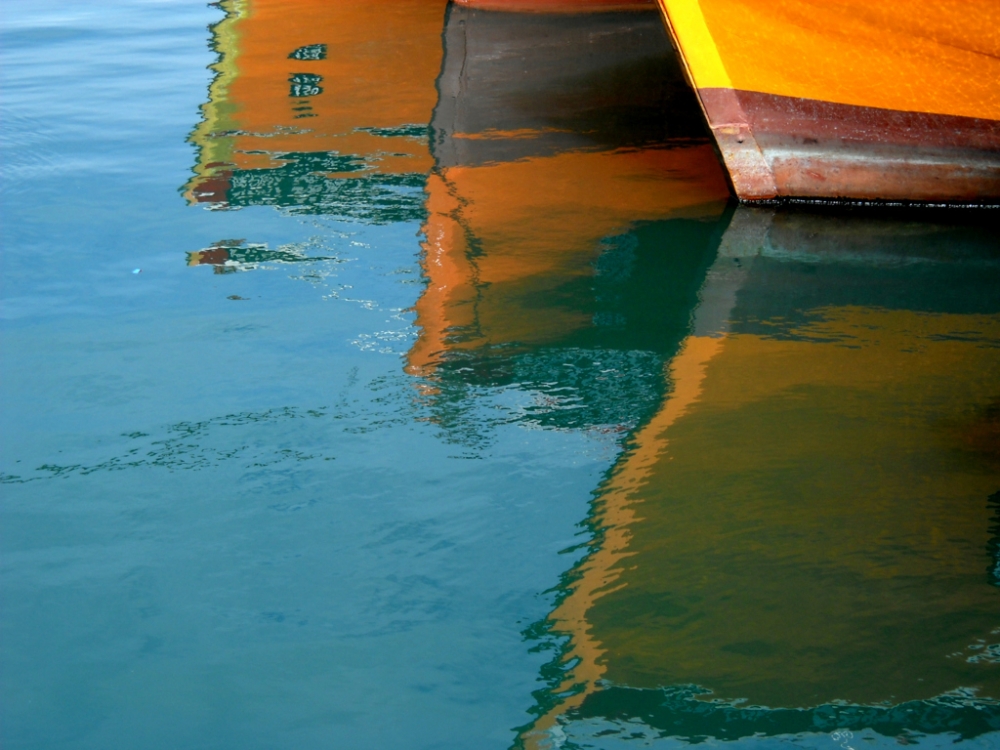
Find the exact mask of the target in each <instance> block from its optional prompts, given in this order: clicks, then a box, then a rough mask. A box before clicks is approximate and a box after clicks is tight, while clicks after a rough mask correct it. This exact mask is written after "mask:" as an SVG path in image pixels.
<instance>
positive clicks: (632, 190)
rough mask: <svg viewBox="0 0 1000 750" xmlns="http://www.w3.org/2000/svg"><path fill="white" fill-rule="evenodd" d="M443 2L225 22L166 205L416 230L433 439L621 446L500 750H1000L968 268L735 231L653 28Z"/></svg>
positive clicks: (995, 344)
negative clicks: (515, 420) (685, 744)
mask: <svg viewBox="0 0 1000 750" xmlns="http://www.w3.org/2000/svg"><path fill="white" fill-rule="evenodd" d="M472 5H473V4H472V3H470V4H468V5H451V6H449V7H448V9H447V13H445V6H444V3H443V2H432V3H428V2H425V1H424V0H419V1H418V0H391V1H390V0H381V1H380V2H364V3H362V2H353V1H352V2H338V3H334V4H329V3H321V2H319V1H318V0H310V1H306V0H301V1H300V2H294V3H289V2H282V3H278V2H276V1H275V0H245V2H235V0H234V1H233V2H224V3H223V7H224V8H226V10H227V17H226V19H225V20H223V21H222V22H221V23H220V24H219V25H218V26H217V27H216V28H215V30H214V35H215V36H214V38H215V40H216V45H217V47H218V49H219V51H220V54H221V59H220V62H219V63H218V66H217V70H218V76H217V77H216V79H215V81H214V83H213V84H212V89H211V91H210V100H209V103H208V104H207V105H206V107H205V111H204V121H203V122H202V123H201V125H199V127H198V128H197V129H196V131H195V133H194V134H193V136H192V140H193V141H194V142H195V144H196V145H197V146H198V147H199V161H198V165H197V168H196V170H195V171H196V174H195V176H194V178H193V179H192V180H191V182H190V183H189V185H188V187H187V192H186V195H187V196H188V199H189V200H190V201H192V202H193V203H202V204H205V205H208V206H211V207H214V208H223V209H224V208H239V207H242V206H250V205H274V206H277V207H279V208H281V209H282V210H285V211H288V212H293V213H323V214H329V215H333V216H336V217H340V218H349V219H356V220H362V221H368V222H389V221H401V220H408V221H410V220H412V221H421V222H422V227H423V237H424V239H423V255H422V260H421V263H422V268H423V272H424V275H425V278H426V281H427V286H426V288H425V289H424V290H423V292H422V294H421V295H420V297H419V299H418V300H417V302H416V304H415V305H414V313H415V316H416V320H415V325H416V329H417V331H418V333H417V338H416V340H415V342H414V344H413V346H412V347H411V349H410V350H409V352H408V353H407V355H406V362H405V365H404V366H405V369H406V371H407V372H408V373H409V374H410V375H411V376H412V378H413V382H414V383H415V384H416V385H417V387H418V389H419V391H420V393H421V398H422V399H423V401H424V403H425V404H426V407H427V414H428V415H429V419H431V420H433V421H435V422H437V423H438V424H439V425H441V427H442V429H443V430H444V431H445V433H446V435H448V436H450V437H451V438H453V439H455V440H457V441H466V440H472V441H475V440H477V439H480V438H481V437H482V434H483V433H484V432H488V431H489V429H490V428H489V425H488V424H486V423H484V422H483V421H482V418H481V415H480V414H478V413H477V412H476V411H475V408H474V407H475V404H476V400H477V398H478V396H479V394H481V393H483V392H484V389H492V390H494V391H495V390H496V389H497V388H502V387H506V386H509V387H511V388H514V389H516V390H517V391H518V392H519V393H521V394H527V395H528V396H530V398H531V399H533V401H532V403H531V404H530V405H529V406H527V407H525V408H524V409H523V414H522V415H521V416H522V418H523V419H524V420H525V421H527V422H531V423H534V424H537V425H542V426H545V427H552V428H560V429H575V430H597V431H602V432H612V433H614V434H615V435H617V437H618V440H619V442H620V444H621V445H622V446H623V447H624V450H623V452H622V453H621V456H620V457H619V459H618V460H617V462H616V464H615V466H614V467H613V468H612V469H611V470H610V472H609V473H608V476H607V477H606V479H605V481H604V482H603V483H602V484H601V486H600V487H599V488H598V489H597V491H596V492H595V496H594V500H593V503H592V508H591V514H590V516H589V518H588V519H586V525H587V527H588V529H590V530H591V531H592V542H591V544H590V547H589V550H588V553H587V555H586V556H585V557H584V558H583V559H582V560H581V561H580V562H579V563H578V564H577V565H576V566H575V567H573V569H571V570H569V571H567V573H566V575H565V577H564V579H563V581H562V583H561V584H560V586H559V589H558V596H557V597H556V598H557V605H556V607H555V608H554V611H553V612H552V613H551V615H550V616H549V617H548V618H547V619H546V620H545V621H544V622H541V623H537V624H536V625H535V626H533V627H532V628H529V629H528V631H526V637H527V638H529V639H541V640H542V641H544V643H542V644H536V645H540V647H545V646H550V647H552V648H554V649H555V652H556V657H555V658H554V660H553V662H552V663H551V664H550V665H548V666H547V667H546V668H545V670H544V672H543V674H542V675H541V677H540V682H541V683H542V688H541V689H540V690H539V691H538V692H537V693H536V698H537V703H536V705H535V706H534V707H533V708H532V709H531V711H532V713H533V715H534V720H533V722H532V723H531V725H529V726H527V727H524V728H523V731H521V734H520V735H519V737H518V740H517V743H518V744H519V745H522V746H545V745H546V744H554V745H560V744H564V743H566V742H570V741H573V742H578V744H586V743H587V742H588V741H589V740H588V737H589V735H588V734H587V733H588V732H592V733H599V734H601V735H602V736H604V737H606V738H611V737H613V736H621V737H626V736H632V735H635V734H636V733H638V734H643V733H646V735H648V736H650V737H654V736H662V735H667V736H671V737H676V738H682V739H684V738H686V739H688V740H691V741H695V740H696V739H698V738H705V737H715V738H717V739H720V740H725V739H735V738H740V737H754V736H762V735H763V736H771V735H779V734H794V733H807V732H817V731H832V730H833V729H837V728H841V727H850V728H853V729H861V728H863V727H869V728H872V729H873V730H874V731H876V732H878V733H879V734H881V735H883V736H888V737H894V736H896V735H900V734H902V733H905V732H917V733H926V734H942V733H951V734H952V735H957V736H959V737H977V736H981V735H982V734H983V733H985V732H988V731H991V730H998V729H1000V702H998V701H1000V615H998V613H1000V586H998V584H1000V552H998V550H1000V499H998V498H1000V495H998V490H1000V449H998V445H1000V422H998V418H1000V386H998V383H1000V377H998V375H1000V295H997V293H996V290H997V289H998V288H1000V252H998V250H997V246H996V241H995V239H994V238H993V237H992V236H991V235H990V234H989V232H988V231H987V229H985V228H984V227H983V226H982V225H981V224H979V223H976V222H968V221H965V219H964V218H963V220H962V221H956V222H954V223H950V224H949V223H940V222H942V221H944V220H945V219H942V218H941V217H942V216H944V217H945V218H947V216H948V215H937V216H938V218H937V221H938V223H933V222H932V223H928V222H926V221H910V219H909V218H908V217H905V216H904V217H902V218H901V217H899V216H886V217H882V218H872V217H871V216H870V215H868V214H856V215H853V216H850V217H847V218H845V217H844V216H842V215H818V214H815V213H812V214H810V213H805V212H782V213H775V212H773V211H769V210H763V209H758V210H751V209H742V208H741V209H735V210H734V209H733V207H732V206H731V205H730V204H729V190H728V186H727V183H726V181H725V177H724V174H723V171H722V169H721V166H720V164H719V162H718V159H717V157H716V155H715V152H714V151H713V148H712V146H711V143H710V140H709V136H708V133H707V131H706V130H705V129H704V125H703V123H702V119H701V115H700V112H699V110H698V107H697V103H696V102H695V101H694V99H693V95H692V94H691V92H690V90H689V89H688V88H687V87H686V85H685V84H684V80H683V76H682V73H681V70H680V69H679V67H678V65H677V61H676V59H675V57H674V55H673V53H672V51H671V50H670V47H669V42H668V40H667V37H666V34H665V31H664V29H663V25H662V21H661V19H660V17H659V15H658V13H656V12H654V11H652V10H631V11H621V10H618V11H602V12H594V13H580V14H567V13H565V12H560V13H555V12H552V13H546V12H534V13H525V14H518V13H506V12H501V11H496V10H489V9H484V8H482V7H479V8H476V7H472ZM487 5H488V4H487ZM536 10H537V8H536ZM442 19H444V34H443V37H442V33H441V29H442V27H441V24H442ZM442 38H443V48H442ZM435 81H436V86H435ZM427 123H430V125H429V127H428V125H427ZM911 218H912V217H911ZM275 253H286V254H287V257H284V256H282V257H280V258H276V257H275V255H274V254H275ZM274 259H277V260H281V261H288V262H292V261H298V260H303V259H304V256H303V255H302V254H301V253H300V252H298V251H297V250H295V249H294V248H292V249H282V248H279V249H278V250H275V251H271V250H268V249H267V248H266V247H265V246H263V245H259V244H253V243H249V244H248V243H246V242H245V241H243V240H224V241H219V242H217V243H215V244H213V245H212V246H211V247H209V248H206V249H205V250H203V251H200V252H198V253H191V254H190V255H189V258H188V262H189V263H190V264H192V265H198V264H207V265H212V266H215V267H216V269H217V270H219V271H220V272H226V271H228V270H239V269H240V268H245V267H251V266H252V265H253V264H254V263H258V262H264V261H267V260H274ZM991 498H992V499H991ZM741 701H742V702H741ZM646 735H643V736H646ZM904 739H905V738H904ZM566 746H574V745H571V744H570V745H566Z"/></svg>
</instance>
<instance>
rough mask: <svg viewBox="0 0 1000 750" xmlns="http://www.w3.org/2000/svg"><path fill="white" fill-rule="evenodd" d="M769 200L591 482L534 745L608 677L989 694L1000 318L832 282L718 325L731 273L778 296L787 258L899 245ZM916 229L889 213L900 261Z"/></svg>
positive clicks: (897, 695) (797, 696) (861, 261)
mask: <svg viewBox="0 0 1000 750" xmlns="http://www.w3.org/2000/svg"><path fill="white" fill-rule="evenodd" d="M761 216H762V215H761V214H753V213H751V212H748V213H744V214H737V216H736V218H735V219H734V221H733V224H732V225H731V227H730V232H729V234H727V236H726V237H725V238H724V239H723V242H722V246H721V248H720V253H719V257H718V259H717V260H716V262H715V265H714V266H713V268H712V269H711V270H710V271H709V273H708V276H707V279H706V282H705V284H704V286H703V288H702V291H701V299H702V303H701V306H700V308H699V310H698V311H697V313H696V315H695V318H694V323H693V335H691V336H690V337H689V338H688V340H687V341H686V343H685V345H684V346H683V348H682V349H681V352H680V353H679V354H678V355H677V356H676V357H675V359H674V361H673V362H672V363H671V364H670V366H669V367H668V369H667V372H666V373H665V374H666V375H667V379H668V383H671V384H672V390H671V392H670V393H669V395H668V397H667V399H666V400H665V401H664V404H663V406H662V407H661V409H660V411H659V413H658V414H657V415H656V416H655V417H653V418H652V420H651V421H650V422H649V423H648V424H647V425H646V426H644V427H643V428H642V429H640V430H639V431H638V432H637V433H636V435H635V438H634V441H633V447H632V449H631V450H630V451H628V452H627V453H626V454H624V455H623V456H622V458H621V459H620V461H619V463H618V465H617V466H616V467H615V469H614V470H613V472H612V473H611V475H610V478H609V479H608V480H607V482H606V483H605V484H604V485H603V486H602V487H601V488H600V490H599V493H598V498H597V499H596V500H595V503H594V518H593V521H594V524H595V525H596V526H597V527H598V528H599V529H601V537H600V542H599V546H597V547H596V548H595V550H594V551H593V552H592V553H591V554H590V555H589V556H588V557H587V558H586V559H585V560H584V561H583V562H582V563H581V564H580V566H579V567H578V568H577V570H575V571H574V579H573V581H574V582H573V583H572V584H571V585H570V587H569V591H568V595H567V596H566V597H565V598H564V599H563V600H562V603H561V604H560V606H559V607H558V608H557V609H556V610H555V611H554V612H553V613H552V615H551V616H550V621H551V622H552V624H553V626H554V629H555V630H556V631H557V632H562V633H566V634H569V635H570V637H571V642H570V644H569V651H568V653H567V655H566V662H567V663H568V664H573V667H572V670H571V672H570V674H569V676H568V678H567V680H566V682H565V684H563V685H562V686H560V687H559V688H557V689H556V692H557V693H559V694H563V695H564V696H567V697H564V698H563V699H562V702H561V703H560V704H559V705H557V706H556V707H555V708H554V709H552V710H551V711H550V712H549V713H547V714H546V715H544V716H542V717H541V718H540V719H539V720H538V721H537V722H536V723H535V724H534V726H533V727H532V729H531V730H530V731H529V732H528V733H527V734H526V735H525V736H524V738H523V739H524V740H525V742H526V743H527V744H528V746H538V745H539V744H542V745H544V744H545V743H546V741H547V740H548V734H547V730H549V729H550V728H551V727H552V726H553V725H554V724H555V723H556V721H557V719H558V718H559V716H561V715H563V714H565V713H566V712H567V711H569V710H571V709H573V708H575V707H578V706H580V705H581V704H582V703H583V702H584V701H585V700H586V698H587V696H588V695H590V694H591V693H593V692H594V691H595V690H599V689H600V684H601V683H600V682H599V681H601V680H604V681H607V682H608V683H609V684H612V685H620V686H627V687H632V688H650V689H655V688H658V687H660V686H667V685H692V684H694V685H700V686H702V687H704V688H706V689H708V690H711V691H712V697H713V698H723V699H731V700H735V699H745V700H747V701H748V702H749V705H759V706H770V707H802V708H806V707H814V706H819V705H823V704H828V703H831V702H836V701H848V702H856V703H862V704H873V703H888V704H899V703H903V702H905V701H908V700H916V699H926V698H931V697H934V696H937V695H940V694H942V693H945V692H947V691H950V690H955V689H956V688H959V687H962V688H966V689H972V690H974V691H978V693H979V695H981V696H991V697H994V698H996V697H998V696H1000V664H996V663H995V661H996V660H995V659H994V658H992V657H989V656H986V657H984V656H982V655H981V652H982V651H983V649H984V647H985V646H986V645H987V644H989V643H996V642H997V636H998V634H1000V590H998V589H997V588H996V587H995V586H994V585H990V582H989V577H988V570H989V569H990V567H991V566H992V565H995V561H991V560H990V558H989V553H988V551H987V550H988V545H989V541H990V540H989V533H990V532H989V527H990V523H991V521H992V519H991V513H993V512H994V511H992V510H991V509H990V507H989V505H988V503H987V498H988V497H990V496H991V495H993V494H994V493H996V492H997V490H998V489H1000V450H998V447H997V442H996V436H997V435H998V434H1000V426H998V424H997V419H996V417H997V413H998V412H1000V409H998V405H1000V385H998V383H1000V381H998V379H997V374H998V372H1000V318H998V317H997V316H996V315H995V314H973V313H967V314H952V313H945V312H919V311H914V310H906V309H896V310H892V309H884V308H878V307H865V306H860V305H839V306H829V307H816V308H814V309H812V310H809V311H808V315H807V316H805V317H803V318H802V320H801V322H799V323H798V324H797V325H791V324H790V323H789V322H788V320H787V319H786V318H783V317H774V318H770V319H768V318H765V319H761V320H753V318H752V317H751V318H743V320H751V321H752V322H753V324H754V325H755V326H756V327H757V328H758V329H760V330H762V331H764V332H763V333H760V332H750V331H747V330H744V331H740V330H739V328H740V326H738V325H737V326H736V330H735V331H734V330H729V329H730V328H731V327H732V326H733V325H734V324H732V323H730V321H731V320H739V319H740V316H739V315H737V311H738V300H739V299H740V298H741V296H748V297H747V298H754V295H756V299H758V300H759V299H767V300H770V302H772V303H774V302H775V300H777V302H776V303H775V304H777V306H778V307H779V308H780V307H781V305H782V302H781V299H782V296H783V295H785V294H787V292H788V290H787V289H784V288H782V286H780V284H778V282H777V281H775V279H776V278H777V277H776V276H775V275H774V274H775V268H776V267H777V266H779V265H780V264H782V263H785V264H789V263H800V262H802V261H803V259H806V260H807V261H808V262H809V263H811V264H821V263H825V262H832V263H834V264H835V265H837V264H839V265H841V266H843V265H845V264H847V265H848V266H850V267H852V268H855V269H856V268H859V267H861V268H863V267H864V265H865V264H867V265H869V266H870V267H871V268H872V269H876V268H879V267H881V269H882V270H881V271H878V273H882V274H883V278H885V276H884V275H885V274H890V275H891V274H892V273H894V272H899V269H905V268H906V267H907V262H906V258H905V256H904V257H899V256H896V255H892V254H886V253H882V254H877V253H876V254H874V255H869V256H868V257H867V258H866V257H864V255H863V253H859V252H858V250H859V248H858V247H857V246H855V247H851V246H850V240H851V239H852V238H853V239H854V240H857V239H858V238H859V237H860V236H867V238H868V243H869V244H872V243H873V238H878V236H879V231H880V227H879V226H875V225H871V226H864V227H860V228H858V231H855V232H854V235H857V236H853V237H852V236H851V230H852V229H853V228H852V227H848V228H847V230H846V231H847V235H845V236H844V237H841V238H840V241H839V242H833V243H832V244H830V243H828V242H827V239H826V238H827V236H828V235H829V232H826V233H824V232H822V231H817V230H822V228H823V223H822V222H812V223H810V222H808V221H806V222H802V221H799V220H797V219H796V218H795V217H794V216H793V217H791V219H785V220H782V219H780V218H779V219H778V220H776V221H774V223H773V226H771V227H770V228H769V229H768V224H769V223H770V218H769V217H768V218H766V219H765V220H764V221H761V218H760V217H761ZM828 224H829V225H828V226H827V229H830V230H837V229H839V230H840V231H842V232H843V231H845V230H844V228H843V227H840V226H839V225H837V224H836V223H835V222H829V223H828ZM796 228H798V229H800V230H802V231H801V232H799V233H798V234H797V236H796V233H795V231H794V230H795V229H796ZM885 230H886V227H884V226H883V227H881V231H883V233H884V236H883V237H882V240H883V241H884V240H886V239H887V238H888V237H889V234H888V233H885ZM914 231H915V228H914V227H913V226H912V225H910V226H907V225H899V226H898V227H897V228H896V233H897V235H898V238H899V239H901V240H902V241H903V244H907V245H910V246H912V252H911V254H910V256H909V262H910V263H912V262H917V261H918V256H919V255H920V246H921V238H920V237H919V236H918V234H919V233H918V234H913V235H912V236H910V237H907V235H908V233H913V232H914ZM768 232H770V239H769V238H768ZM858 232H860V234H859V233H858ZM921 232H922V233H924V234H926V235H928V236H933V235H934V234H935V231H934V230H933V229H931V230H928V229H923V230H921ZM771 241H775V242H777V245H775V244H770V243H771ZM828 244H830V246H829V247H827V245H828ZM927 246H928V248H929V250H928V252H927V253H925V256H926V257H932V256H933V254H934V253H935V252H937V248H938V244H937V241H934V242H929V243H927ZM890 249H892V248H890ZM791 251H797V252H791ZM763 256H770V257H766V258H765V257H763ZM824 256H825V259H824ZM901 261H902V262H901ZM886 269H897V270H896V271H893V270H886ZM822 270H823V269H822V266H821V265H820V266H819V267H817V266H816V265H813V266H812V271H813V272H817V271H822ZM873 273H875V272H874V271H873ZM802 280H803V279H802V277H800V278H799V279H798V281H799V282H800V283H801V282H802ZM769 284H775V286H774V287H773V288H771V287H769ZM876 288H877V287H876ZM829 291H830V292H835V291H836V290H833V289H831V290H829ZM970 291H971V290H970ZM748 304H749V303H748ZM734 306H735V307H736V308H737V310H734V309H733V308H734ZM786 312H787V313H788V314H789V315H792V316H794V315H798V316H800V317H802V312H803V311H801V310H796V309H787V308H786ZM749 327H751V328H752V327H753V326H749ZM769 330H770V331H772V332H773V333H770V334H769V333H768V331H769ZM713 332H714V334H715V335H712V334H713ZM983 653H985V652H983Z"/></svg>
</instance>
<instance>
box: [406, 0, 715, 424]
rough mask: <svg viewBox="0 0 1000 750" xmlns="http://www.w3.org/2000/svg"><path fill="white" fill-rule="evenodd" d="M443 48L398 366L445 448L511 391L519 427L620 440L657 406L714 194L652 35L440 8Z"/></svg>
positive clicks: (661, 37) (553, 18) (695, 121)
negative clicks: (489, 398) (479, 400)
mask: <svg viewBox="0 0 1000 750" xmlns="http://www.w3.org/2000/svg"><path fill="white" fill-rule="evenodd" d="M444 41H445V52H444V62H443V64H442V72H441V76H440V78H439V80H438V88H439V91H440V93H441V96H440V99H439V102H438V105H437V107H436V109H435V111H434V117H433V120H432V128H431V130H432V152H433V154H434V157H435V164H436V168H435V170H434V173H433V174H432V175H431V178H430V179H429V181H428V186H427V194H428V196H427V198H428V199H427V209H428V214H429V217H428V220H427V222H426V224H425V227H424V231H425V235H426V242H425V251H426V255H425V259H424V262H423V265H424V270H425V273H426V275H427V278H428V288H427V290H426V292H425V293H424V294H423V295H422V297H421V299H420V300H419V301H418V302H417V305H416V312H417V324H418V326H420V328H421V333H420V338H419V340H418V341H417V343H416V345H415V346H414V347H413V348H412V349H411V351H410V354H409V356H408V371H409V372H410V373H412V374H414V375H419V376H421V377H422V382H423V383H424V389H423V390H424V393H425V394H426V395H427V396H428V397H429V403H430V405H431V408H432V410H433V411H434V413H435V418H436V419H437V420H438V421H439V422H440V423H441V424H442V425H443V426H446V427H447V428H448V429H450V430H453V431H455V434H462V433H463V431H465V432H467V431H468V430H469V429H473V430H474V427H475V425H474V422H470V421H469V420H470V417H469V416H468V414H467V410H468V408H469V407H470V406H471V399H470V398H469V396H470V394H471V393H472V391H473V390H474V389H476V388H480V387H483V386H494V387H495V386H505V385H511V384H518V385H519V386H521V387H522V388H523V389H524V390H527V391H529V392H531V393H533V394H534V404H533V405H532V406H529V407H527V412H526V417H527V418H528V419H530V420H535V421H537V422H539V423H540V424H544V425H548V426H559V427H566V428H570V427H572V428H601V429H611V430H617V431H620V430H626V429H628V428H630V427H631V426H634V425H635V424H637V423H638V422H639V421H641V420H642V419H643V417H644V415H645V414H646V413H647V412H648V411H649V410H650V409H652V408H655V405H656V404H657V403H658V402H659V400H660V399H661V398H662V393H663V378H662V369H663V363H664V361H665V358H667V357H669V356H670V355H671V354H672V353H673V351H675V349H676V346H677V344H678V342H679V341H680V340H681V338H682V337H683V335H684V332H685V330H686V326H687V320H688V317H689V315H690V309H691V307H692V305H694V304H695V302H696V296H695V294H696V291H697V289H698V287H699V286H700V284H701V279H702V277H703V275H704V272H705V269H706V268H707V267H708V264H709V262H710V258H711V254H712V252H713V250H714V245H715V243H717V242H718V232H717V230H716V226H715V223H714V221H715V219H717V218H718V217H720V216H721V215H722V213H723V212H724V209H725V206H726V201H727V198H728V191H727V188H726V184H725V181H724V178H723V175H722V172H721V169H720V167H719V164H718V161H717V159H716V157H715V154H714V153H713V151H712V149H711V146H710V144H709V141H708V136H707V133H706V132H705V130H704V128H703V126H702V124H701V122H700V119H699V118H698V113H697V107H696V104H695V102H694V100H693V99H692V98H691V94H690V92H689V91H688V89H687V88H686V87H685V86H684V83H683V78H682V75H681V72H680V70H679V68H678V66H677V61H676V59H675V57H674V56H673V53H672V51H671V49H670V46H669V42H668V40H667V37H666V34H665V32H664V29H663V24H662V21H661V19H660V17H659V15H658V13H657V12H655V11H653V10H647V11H642V12H630V13H620V12H619V13H594V14H580V15H566V14H544V13H540V14H539V13H533V14H517V13H499V12H488V11H479V10H468V9H464V8H460V7H455V6H453V7H452V8H451V9H450V11H449V14H448V18H447V23H446V29H445V34H444ZM667 217H675V218H676V219H677V221H675V222H674V223H671V224H650V223H649V222H653V221H657V220H661V219H664V218H667ZM668 248H669V249H672V250H673V252H670V251H668V250H667V249H668ZM653 280H655V282H654V285H650V284H649V283H648V282H650V281H653ZM644 281H645V282H646V283H644ZM665 290H669V292H670V293H668V294H664V293H663V292H664V291H665ZM650 317H655V318H657V319H659V320H661V321H662V325H661V326H659V327H656V328H650V327H648V326H646V325H645V322H646V321H647V320H648V319H649V318H650Z"/></svg>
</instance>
